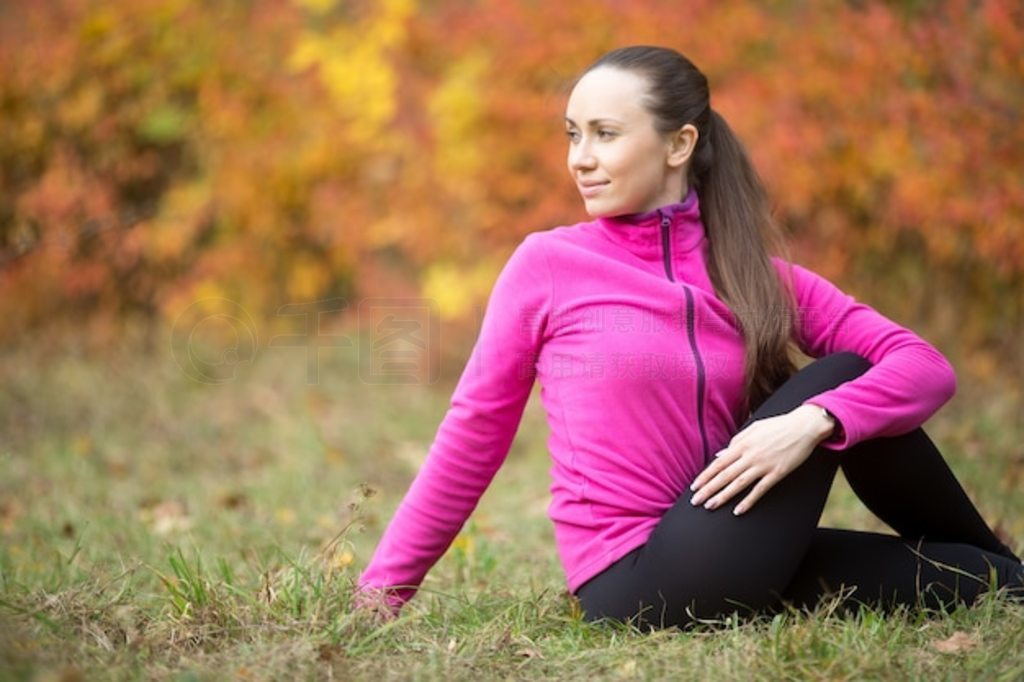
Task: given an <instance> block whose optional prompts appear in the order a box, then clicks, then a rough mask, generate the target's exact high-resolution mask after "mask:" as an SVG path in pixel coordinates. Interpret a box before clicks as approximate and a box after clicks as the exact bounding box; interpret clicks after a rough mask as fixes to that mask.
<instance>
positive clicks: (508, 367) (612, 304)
mask: <svg viewBox="0 0 1024 682" xmlns="http://www.w3.org/2000/svg"><path fill="white" fill-rule="evenodd" d="M707 257H708V241H707V238H706V236H705V234H704V227H703V223H702V222H701V219H700V209H699V205H698V200H697V195H696V193H695V192H694V191H692V190H691V191H690V193H689V194H688V195H687V197H686V199H684V200H683V201H681V202H678V203H675V204H671V205H668V206H663V207H661V208H659V209H657V210H654V211H650V212H647V213H643V214H635V215H630V216H619V217H615V218H599V219H597V220H593V221H589V222H582V223H577V224H575V225H569V226H561V227H555V228H552V229H549V230H546V231H541V232H534V233H531V234H528V235H527V236H526V237H525V238H524V239H523V240H522V241H521V242H520V244H519V245H518V246H517V247H516V249H515V251H514V252H513V253H512V255H511V256H510V257H509V260H508V262H507V263H506V264H505V266H504V268H503V269H502V271H501V273H500V274H499V276H498V279H497V281H496V282H495V284H494V288H493V290H492V292H491V295H490V298H489V301H488V303H487V308H486V310H485V313H484V317H483V321H482V323H481V328H480V332H479V336H478V338H477V341H476V344H475V346H474V348H473V350H472V353H471V354H470V357H469V360H468V363H467V365H466V367H465V369H464V371H463V373H462V376H461V378H460V379H459V382H458V384H457V386H456V388H455V391H454V393H453V395H452V397H451V406H450V408H449V410H448V412H447V413H446V415H445V417H444V419H443V420H442V422H441V424H440V426H439V427H438V430H437V434H436V436H435V438H434V441H433V444H432V445H431V447H430V449H429V452H428V455H427V458H426V460H425V461H424V463H423V466H422V468H421V469H420V471H419V473H418V474H417V476H416V478H415V479H414V480H413V481H412V484H411V486H410V487H409V489H408V491H407V493H406V495H405V497H404V499H403V500H402V502H401V504H400V505H399V507H398V509H397V510H396V512H395V514H394V516H393V518H392V519H391V522H390V523H389V525H388V526H387V529H386V530H385V532H384V534H383V537H382V538H381V540H380V543H379V544H378V546H377V548H376V551H375V553H374V554H373V557H372V558H371V560H370V562H369V564H368V565H367V566H366V568H365V570H364V571H363V573H362V574H361V575H360V577H359V581H358V590H357V595H356V596H357V599H365V598H368V597H369V595H373V598H377V599H379V598H384V599H385V600H386V602H385V604H386V605H387V606H388V607H389V608H390V609H391V610H392V612H393V613H398V611H399V610H400V608H401V606H402V604H404V603H405V602H406V601H407V600H408V599H410V598H411V597H412V596H413V595H414V594H415V592H416V590H417V588H418V586H419V585H420V583H421V581H422V579H423V578H424V576H425V575H426V573H427V571H428V570H429V569H430V568H431V567H432V566H433V565H434V564H435V562H436V561H437V560H438V559H439V558H440V557H441V556H442V555H443V554H444V552H445V551H446V550H447V548H448V547H449V545H450V544H451V542H452V540H453V539H454V538H455V536H456V535H457V533H458V532H459V530H460V529H461V528H462V526H463V524H464V522H465V521H466V519H467V518H468V517H469V515H470V513H471V512H472V511H473V510H474V509H475V507H476V505H477V502H478V501H479V499H480V496H481V495H482V494H483V492H484V490H485V489H486V488H487V486H488V485H489V484H490V482H491V480H492V478H493V477H494V475H495V473H496V472H497V470H498V469H499V467H500V466H501V465H502V462H503V461H504V460H505V457H506V455H507V454H508V451H509V447H510V446H511V444H512V440H513V437H514V436H515V434H516V431H517V429H518V426H519V423H520V419H521V416H522V413H523V409H524V407H525V405H526V402H527V399H528V398H529V396H530V392H531V389H532V386H533V383H534V380H535V379H536V380H539V381H540V384H541V394H540V395H541V402H542V403H543V406H544V409H545V411H546V413H547V420H548V424H549V428H550V436H549V439H548V450H549V452H550V455H551V469H550V474H551V483H550V491H551V500H550V505H549V507H548V515H549V517H550V519H551V520H552V522H553V523H554V535H555V540H556V544H557V548H558V552H559V557H560V559H561V562H562V566H563V568H564V570H565V576H566V581H567V585H568V588H569V590H570V591H572V592H575V591H576V589H577V588H578V587H579V586H581V585H582V584H583V583H584V582H586V581H587V580H588V579H589V578H591V577H592V576H594V575H596V574H597V573H599V572H600V571H601V570H603V569H604V568H606V567H607V566H609V565H610V564H612V563H613V562H615V561H616V560H617V559H619V558H620V557H622V556H623V555H625V554H626V553H628V552H629V551H630V550H632V549H634V548H635V547H637V546H639V545H641V544H643V543H644V542H646V540H647V538H648V536H649V535H650V533H651V532H652V530H653V529H654V527H655V525H656V524H657V523H658V521H659V519H660V518H661V515H662V514H663V513H664V512H665V511H666V510H667V509H669V508H670V507H671V506H672V505H673V504H674V503H675V501H676V499H677V498H678V497H679V496H680V495H686V494H689V491H688V487H689V485H690V483H691V482H692V481H693V479H694V478H695V477H696V476H697V474H698V473H699V472H700V471H701V469H702V468H703V467H704V466H705V464H706V463H707V462H708V461H709V460H710V458H712V457H713V456H714V454H715V453H716V452H717V451H718V450H720V449H721V448H723V447H724V446H725V445H727V444H728V442H729V440H730V438H731V437H732V436H733V435H734V434H735V433H736V431H737V429H738V426H739V425H740V424H742V423H743V421H744V420H745V419H746V417H747V415H746V414H743V413H742V387H743V339H742V337H741V335H740V332H739V331H738V328H737V323H736V319H735V318H734V316H733V315H732V313H731V311H730V310H729V308H728V307H727V306H726V305H725V304H724V303H722V301H721V300H719V298H718V297H717V296H716V295H715V293H714V289H713V287H712V285H711V282H710V280H709V278H708V272H707V268H706V265H705V263H706V261H707ZM774 264H775V266H776V269H777V271H778V272H779V274H780V275H781V276H786V275H787V272H788V273H791V274H790V275H789V276H791V277H792V280H791V281H792V286H793V291H794V293H795V296H796V303H797V315H798V319H799V324H798V338H796V341H797V343H798V344H799V345H800V347H801V348H802V350H803V351H804V352H805V353H806V354H808V355H809V356H811V357H819V356H822V355H825V354H828V353H832V352H836V351H843V350H848V351H854V352H856V353H858V354H860V355H862V356H863V357H865V358H867V359H868V360H869V361H870V362H871V363H872V365H873V366H872V367H871V368H870V369H869V370H868V371H867V372H866V373H865V374H863V375H861V376H860V377H858V378H857V379H855V380H853V381H849V382H846V383H844V384H842V385H840V386H839V387H837V388H835V389H832V390H829V391H825V392H824V393H821V394H819V395H817V396H815V397H813V398H811V399H809V400H808V401H806V402H808V403H812V404H815V405H819V406H822V407H825V408H827V409H828V410H829V411H830V412H831V413H832V414H833V415H835V417H836V419H837V420H838V422H839V423H840V425H841V429H840V431H839V433H838V437H836V438H833V439H832V440H830V441H826V442H825V443H823V445H824V447H826V448H830V449H844V448H847V447H849V446H851V445H854V444H856V443H858V442H860V441H863V440H865V439H869V438H873V437H876V436H887V435H898V434H901V433H906V432H908V431H910V430H912V429H914V428H916V427H917V426H920V425H921V424H922V423H923V422H924V421H925V420H926V419H927V418H928V417H930V416H931V415H932V414H933V413H934V412H935V411H936V410H938V409H939V407H941V406H942V405H943V404H944V403H945V402H946V401H948V400H949V399H950V398H951V397H952V395H953V393H954V391H955V390H956V378H955V375H954V372H953V368H952V367H951V366H950V364H949V362H948V361H947V360H946V359H945V358H944V357H943V356H942V354H940V353H939V352H938V351H937V350H936V349H935V348H934V347H933V346H931V345H929V344H928V343H927V342H925V341H924V340H922V339H921V338H920V337H919V336H917V335H916V334H914V333H913V332H911V331H909V330H908V329H906V328H904V327H902V326H900V325H898V324H896V323H894V322H892V321H891V320H889V319H887V318H886V317H884V316H882V315H881V314H880V313H878V312H877V311H875V310H873V309H872V308H870V307H868V306H866V305H864V304H862V303H860V302H858V301H856V300H855V299H854V298H853V297H852V296H849V295H847V294H845V293H843V292H842V291H841V290H839V289H838V288H837V287H836V286H835V285H833V284H832V283H830V282H829V281H828V280H826V279H824V278H823V277H821V276H819V275H817V274H815V273H813V272H811V271H809V270H807V269H804V268H802V267H800V266H797V265H793V264H790V263H787V262H785V261H783V260H781V259H778V258H776V259H774ZM694 549H695V551H697V552H699V551H700V548H694Z"/></svg>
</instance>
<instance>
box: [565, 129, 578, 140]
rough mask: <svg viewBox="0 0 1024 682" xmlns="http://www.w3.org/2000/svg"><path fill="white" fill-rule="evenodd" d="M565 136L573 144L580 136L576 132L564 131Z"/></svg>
mask: <svg viewBox="0 0 1024 682" xmlns="http://www.w3.org/2000/svg"><path fill="white" fill-rule="evenodd" d="M565 134H566V135H567V136H568V137H569V139H570V140H572V141H573V142H575V141H576V139H577V138H578V137H579V136H580V134H579V133H578V132H576V131H575V130H566V131H565Z"/></svg>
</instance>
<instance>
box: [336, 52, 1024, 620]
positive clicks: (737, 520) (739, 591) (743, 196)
mask: <svg viewBox="0 0 1024 682" xmlns="http://www.w3.org/2000/svg"><path fill="white" fill-rule="evenodd" d="M565 122H566V132H567V134H568V138H569V154H568V167H569V172H570V174H571V175H572V177H573V179H574V181H575V183H576V184H577V186H578V188H579V191H580V194H581V195H582V197H583V200H584V203H585V206H586V210H587V212H588V213H589V215H590V216H591V218H592V220H590V221H588V222H582V223H578V224H575V225H569V226H560V227H556V228H553V229H550V230H547V231H541V232H534V233H531V234H529V235H527V237H526V238H525V239H524V240H523V241H522V242H521V243H520V244H519V245H518V247H517V248H516V250H515V251H514V252H513V254H512V256H511V257H510V258H509V260H508V262H507V263H506V265H505V267H504V269H503V270H502V272H501V273H500V275H499V277H498V279H497V281H496V283H495V285H494V289H493V291H492V293H491V297H490V300H489V302H488V305H487V309H486V312H485V315H484V319H483V322H482V325H481V330H480V334H479V337H478V339H477V342H476V345H475V346H474V348H473V351H472V354H471V356H470V359H469V362H468V365H467V367H466V369H465V371H464V372H463V374H462V376H461V378H460V380H459V383H458V385H457V386H456V389H455V392H454V394H453V396H452V400H451V407H450V409H449V410H448V412H447V414H446V415H445V418H444V420H443V421H442V423H441V425H440V427H439V428H438V431H437V435H436V438H435V440H434V442H433V444H432V446H431V448H430V451H429V454H428V457H427V459H426V461H425V462H424V464H423V467H422V469H421V470H420V472H419V474H418V475H417V477H416V479H415V480H414V481H413V483H412V485H411V486H410V488H409V491H408V492H407V494H406V496H405V498H404V499H403V501H402V503H401V505H400V506H399V508H398V509H397V511H396V512H395V515H394V518H393V519H392V521H391V523H390V524H389V525H388V528H387V529H386V531H385V533H384V536H383V537H382V539H381V541H380V544H379V545H378V547H377V549H376V551H375V553H374V556H373V557H372V559H371V561H370V563H369V565H368V566H367V567H366V569H365V571H364V572H363V573H362V575H361V576H360V578H359V585H358V587H359V589H358V591H357V595H356V596H357V603H358V604H360V605H363V606H372V605H374V604H376V605H377V606H383V607H384V608H385V610H386V612H387V613H389V614H392V615H394V614H397V613H398V611H399V609H400V608H401V606H402V604H403V603H405V602H406V601H407V600H408V599H410V598H411V597H412V596H413V594H415V592H416V589H417V586H418V585H419V584H420V582H421V581H422V579H423V577H424V576H425V574H426V572H427V571H428V570H429V569H430V567H431V566H433V564H434V563H435V562H436V561H437V559H438V558H439V557H440V556H441V555H442V554H443V553H444V551H445V550H446V549H447V547H448V546H449V544H450V543H451V541H452V540H453V539H454V537H455V535H456V534H457V533H458V531H459V529H460V528H461V526H462V524H463V523H464V521H465V520H466V519H467V518H468V516H469V515H470V513H471V512H472V510H473V509H474V508H475V506H476V504H477V501H478V500H479V498H480V495H481V494H482V493H483V491H484V490H485V488H486V487H487V485H488V484H489V483H490V481H491V479H492V478H493V476H494V474H495V473H496V471H497V470H498V468H499V467H500V466H501V463H502V462H503V460H504V458H505V456H506V454H507V452H508V449H509V446H510V444H511V442H512V439H513V437H514V435H515V432H516V429H517V427H518V424H519V421H520V418H521V415H522V411H523V408H524V406H525V404H526V401H527V398H528V397H529V394H530V391H531V388H532V386H533V382H534V380H539V381H540V383H541V389H542V390H541V400H542V402H543V405H544V407H545V410H546V412H547V417H548V423H549V426H550V431H551V433H550V438H549V441H548V446H549V450H550V453H551V456H552V468H551V477H552V479H551V488H550V489H551V494H552V499H551V504H550V506H549V508H548V513H549V516H550V518H551V519H552V521H553V522H554V529H555V538H556V542H557V545H558V551H559V555H560V558H561V561H562V565H563V567H564V568H565V572H566V580H567V584H568V588H569V590H570V591H571V592H572V593H573V594H574V595H576V596H577V597H578V598H579V600H580V604H581V606H582V609H583V612H584V614H585V617H586V618H587V619H589V620H594V619H598V618H602V617H608V618H615V619H621V620H630V621H632V622H634V623H636V624H637V625H647V626H650V627H667V626H671V625H679V626H684V625H686V624H689V623H692V622H694V621H695V620H697V619H702V618H715V617H721V616H724V615H727V614H729V613H730V612H733V611H736V610H739V611H743V612H748V611H749V612H752V613H756V612H766V611H771V610H773V609H776V608H781V607H783V606H784V605H787V604H788V605H796V606H808V607H811V606H813V605H814V604H815V603H816V602H817V601H818V599H819V598H820V597H822V596H824V595H832V594H835V593H837V592H838V591H840V590H841V591H842V594H841V597H840V598H841V599H843V600H844V601H843V603H845V604H854V603H858V602H861V601H863V602H866V603H870V604H872V605H875V606H878V607H883V608H888V607H892V606H896V605H898V604H908V605H911V604H925V605H929V606H939V605H950V604H954V603H957V602H963V603H971V602H973V601H974V600H975V598H976V597H977V596H978V595H979V594H980V593H981V592H983V591H985V590H986V589H987V588H988V587H989V586H990V577H991V576H992V575H994V577H995V581H996V584H997V585H998V586H999V587H1004V586H1005V587H1006V588H1007V590H1008V591H1017V590H1019V592H1016V593H1017V594H1021V595H1024V567H1022V565H1021V561H1020V559H1019V558H1018V557H1016V556H1015V555H1014V554H1013V552H1012V551H1011V550H1010V549H1009V548H1007V547H1006V546H1005V545H1004V544H1003V543H1002V542H1000V541H999V539H997V538H996V536H995V535H994V534H993V532H992V531H991V530H990V529H989V527H988V526H987V525H986V523H985V522H984V520H983V519H982V518H981V516H980V515H979V513H978V512H977V510H976V509H975V508H974V506H973V504H972V503H971V502H970V500H969V499H968V498H967V496H966V495H965V493H964V491H963V489H962V488H961V487H960V485H959V484H958V483H957V481H956V479H955V478H954V476H953V474H952V473H951V472H950V470H949V468H948V467H947V466H946V464H945V462H944V461H943V458H942V456H941V455H940V453H939V452H938V451H937V450H936V448H935V446H934V445H933V444H932V442H931V441H930V440H929V438H928V436H927V435H926V434H925V433H924V432H923V431H922V430H921V428H920V426H921V424H922V423H923V422H924V421H925V420H926V419H927V418H928V417H930V416H931V415H932V414H933V413H934V412H935V411H936V410H937V409H938V408H939V407H941V406H942V405H943V404H944V403H945V402H946V401H947V400H949V398H950V397H951V396H952V395H953V392H954V391H955V376H954V373H953V369H952V367H951V366H950V365H949V363H948V362H947V361H946V359H945V358H944V357H943V356H942V355H941V354H940V353H939V352H938V351H937V350H936V349H935V348H933V347H932V346H931V345H929V344H928V343H926V342H925V341H924V340H922V339H921V338H920V337H918V336H917V335H915V334H914V333H912V332H911V331H909V330H907V329H905V328H903V327H901V326H899V325H897V324H895V323H894V322H892V321H891V320H889V319H887V318H885V317H883V316H882V315H880V314H879V313H878V312H876V311H874V310H873V309H871V308H870V307H868V306H866V305H863V304H861V303H859V302H857V301H856V300H854V299H853V298H852V297H851V296H848V295H846V294H844V293H843V292H841V291H840V290H839V289H837V288H836V287H835V286H834V285H832V284H831V283H830V282H828V281H827V280H825V279H824V278H822V277H820V276H818V275H816V274H814V273H812V272H810V271H809V270H806V269H804V268H801V267H799V266H796V265H792V264H790V263H788V262H786V261H785V260H782V259H781V258H778V257H775V256H769V248H770V247H772V246H773V245H774V243H775V242H774V240H775V237H774V235H775V234H776V232H775V231H774V230H775V228H774V226H773V224H772V219H771V217H770V215H769V208H768V202H767V200H766V198H765V194H764V191H763V189H762V187H761V184H760V182H759V180H758V177H757V175H756V173H755V171H754V170H753V168H752V167H751V165H750V163H749V161H748V159H747V156H746V154H745V152H744V151H743V148H742V146H741V145H740V143H739V141H738V140H737V139H736V138H735V137H734V136H733V134H732V132H731V131H730V129H729V127H728V125H727V124H726V122H725V121H724V120H723V119H722V118H721V116H719V114H718V113H717V112H715V111H714V110H713V109H712V108H711V104H710V100H709V93H708V87H707V81H706V79H705V77H704V75H703V74H702V73H701V72H700V71H699V70H698V69H697V68H696V67H695V66H694V65H693V64H692V63H690V62H689V61H688V60H687V59H686V58H685V57H683V56H682V55H680V54H679V53H677V52H675V51H672V50H668V49H664V48H656V47H646V46H639V47H628V48H622V49H619V50H615V51H613V52H610V53H608V54H606V55H605V56H604V57H602V58H601V59H599V60H598V61H597V62H596V63H594V64H593V65H592V66H591V67H589V68H588V69H587V70H586V71H585V72H584V74H583V75H582V76H581V77H580V78H579V80H578V81H577V82H576V84H575V87H574V88H573V91H572V93H571V95H570V97H569V101H568V105H567V109H566V117H565ZM793 345H795V346H797V347H798V348H799V349H800V350H802V351H803V352H804V353H806V354H807V355H808V356H810V357H812V358H818V359H817V360H815V361H813V362H811V363H810V364H809V365H807V366H806V367H804V368H803V369H801V370H800V371H796V367H795V366H794V364H793V362H792V360H791V358H790V349H791V348H792V346H793ZM839 467H842V469H843V472H844V474H845V475H846V478H847V479H848V480H849V482H850V485H851V486H852V488H853V490H854V491H855V492H856V493H857V495H858V496H859V497H860V498H861V499H862V500H863V501H864V503H865V504H866V505H867V506H868V507H869V508H870V509H871V510H872V511H873V512H874V513H875V514H877V515H878V516H879V518H881V519H882V520H883V521H885V522H886V523H888V524H889V525H890V526H892V528H893V529H894V530H896V531H897V532H898V533H899V536H896V535H888V534H879V533H869V532H859V531H850V530H837V529H827V528H818V527H817V522H818V519H819V516H820V514H821V512H822V509H823V506H824V504H825V500H826V497H827V495H828V491H829V488H830V486H831V483H832V480H833V477H834V475H835V472H836V469H837V468H839ZM990 571H991V572H992V573H991V574H990ZM378 600H380V601H378Z"/></svg>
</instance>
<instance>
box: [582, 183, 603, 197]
mask: <svg viewBox="0 0 1024 682" xmlns="http://www.w3.org/2000/svg"><path fill="white" fill-rule="evenodd" d="M607 184H608V182H607V181H603V182H593V181H591V182H580V183H577V186H578V187H579V189H580V194H582V195H583V196H584V197H586V198H589V197H593V196H597V195H598V194H600V192H601V189H602V188H604V186H605V185H607Z"/></svg>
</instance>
